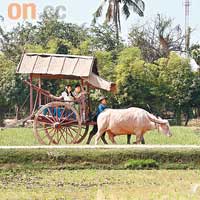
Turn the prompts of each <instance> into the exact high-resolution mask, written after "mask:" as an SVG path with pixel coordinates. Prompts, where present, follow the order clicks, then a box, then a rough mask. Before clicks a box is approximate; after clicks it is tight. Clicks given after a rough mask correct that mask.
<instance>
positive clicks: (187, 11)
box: [184, 0, 191, 54]
mask: <svg viewBox="0 0 200 200" xmlns="http://www.w3.org/2000/svg"><path fill="white" fill-rule="evenodd" d="M190 5H191V2H190V0H185V2H184V6H185V51H186V53H187V54H188V50H189V47H190V33H191V29H190V25H189V24H190V19H189V17H190Z"/></svg>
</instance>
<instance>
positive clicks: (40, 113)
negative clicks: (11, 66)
mask: <svg viewBox="0 0 200 200" xmlns="http://www.w3.org/2000/svg"><path fill="white" fill-rule="evenodd" d="M17 73H18V74H26V75H28V76H29V79H28V80H23V82H24V83H26V84H27V85H28V86H29V87H30V116H29V117H27V118H26V120H27V119H32V120H33V132H34V136H35V138H36V139H37V140H38V142H39V143H40V144H44V145H51V144H77V143H80V142H82V141H83V140H84V138H85V137H86V135H87V133H88V130H89V126H90V125H92V124H94V122H92V121H91V120H90V119H89V116H90V113H91V101H90V89H91V88H93V89H102V90H106V91H110V92H114V91H115V89H116V85H115V84H114V83H112V82H108V81H106V80H104V79H103V78H101V77H99V76H98V75H99V74H98V69H97V60H96V59H95V58H94V57H91V56H73V55H60V54H37V53H26V54H24V55H23V56H22V58H21V60H20V63H19V65H18V67H17ZM43 79H68V80H77V81H79V82H80V85H81V90H82V91H81V92H82V93H81V94H82V95H81V96H82V98H81V100H74V101H65V102H64V101H54V100H53V98H52V95H51V94H50V92H49V91H46V90H44V89H42V80H43ZM33 80H34V81H36V82H37V84H33ZM33 91H35V95H33ZM34 99H35V101H34ZM83 116H84V117H83Z"/></svg>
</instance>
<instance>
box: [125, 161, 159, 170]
mask: <svg viewBox="0 0 200 200" xmlns="http://www.w3.org/2000/svg"><path fill="white" fill-rule="evenodd" d="M124 167H125V168H126V169H155V168H156V169H157V168H158V163H157V162H156V161H155V160H153V159H147V160H133V159H130V160H128V161H127V162H126V163H125V164H124Z"/></svg>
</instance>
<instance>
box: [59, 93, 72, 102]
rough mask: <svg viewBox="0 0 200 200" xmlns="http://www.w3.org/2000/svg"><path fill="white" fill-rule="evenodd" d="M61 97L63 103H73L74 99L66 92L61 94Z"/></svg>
mask: <svg viewBox="0 0 200 200" xmlns="http://www.w3.org/2000/svg"><path fill="white" fill-rule="evenodd" d="M61 96H62V97H63V99H64V101H74V98H73V97H72V96H71V94H67V92H65V91H64V92H62V94H61Z"/></svg>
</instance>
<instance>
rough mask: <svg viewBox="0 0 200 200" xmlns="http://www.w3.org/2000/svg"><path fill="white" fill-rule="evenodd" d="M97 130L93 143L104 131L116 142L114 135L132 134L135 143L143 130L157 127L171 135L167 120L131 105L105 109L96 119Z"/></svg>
mask: <svg viewBox="0 0 200 200" xmlns="http://www.w3.org/2000/svg"><path fill="white" fill-rule="evenodd" d="M97 125H98V131H97V134H96V138H95V144H97V143H98V140H99V138H100V137H101V136H102V134H103V133H104V132H107V133H108V135H109V139H110V140H111V142H112V143H113V144H116V142H115V140H114V137H115V136H116V135H125V134H134V135H136V144H139V143H140V142H141V140H142V138H143V135H144V133H145V132H147V131H150V130H153V129H158V131H161V132H163V133H164V134H165V135H167V136H171V132H170V129H169V122H168V120H163V119H161V118H157V117H155V116H154V115H152V114H150V113H149V112H147V111H146V110H144V109H141V108H135V107H131V108H128V109H106V110H105V111H103V112H102V113H101V114H100V115H99V116H98V119H97Z"/></svg>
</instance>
